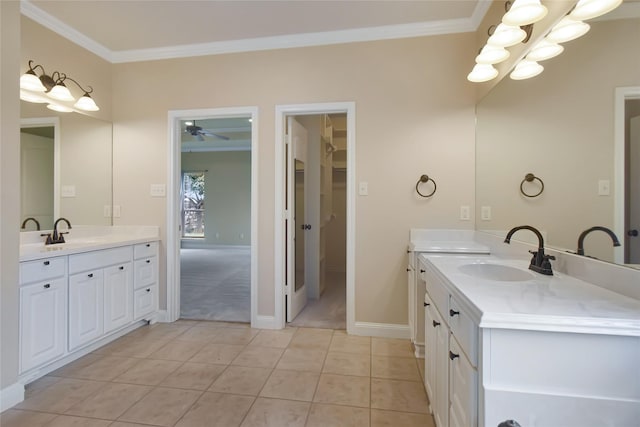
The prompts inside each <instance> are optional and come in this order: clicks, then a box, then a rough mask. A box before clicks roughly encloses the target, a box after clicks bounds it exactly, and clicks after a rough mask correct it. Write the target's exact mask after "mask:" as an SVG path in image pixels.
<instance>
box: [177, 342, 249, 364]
mask: <svg viewBox="0 0 640 427" xmlns="http://www.w3.org/2000/svg"><path fill="white" fill-rule="evenodd" d="M244 347H245V346H244V345H236V344H207V345H205V346H204V347H202V349H201V350H200V351H199V352H197V353H196V354H194V355H193V357H192V358H191V359H189V361H190V362H196V363H213V364H217V365H228V364H229V363H231V362H232V361H233V359H235V358H236V357H237V356H238V354H240V352H241V351H242V350H243V349H244Z"/></svg>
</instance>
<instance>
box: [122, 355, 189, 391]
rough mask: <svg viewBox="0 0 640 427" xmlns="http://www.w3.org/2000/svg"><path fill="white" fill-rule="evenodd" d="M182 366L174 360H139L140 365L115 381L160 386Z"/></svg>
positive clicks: (137, 364) (133, 367)
mask: <svg viewBox="0 0 640 427" xmlns="http://www.w3.org/2000/svg"><path fill="white" fill-rule="evenodd" d="M180 365H182V362H176V361H174V360H154V359H143V360H138V363H136V364H135V365H134V366H132V367H131V368H130V369H128V370H127V371H126V372H124V373H122V374H121V375H118V376H117V377H116V378H114V379H113V381H114V382H118V383H128V384H142V385H158V384H160V383H161V382H162V381H163V380H164V379H165V378H166V377H168V376H169V375H170V374H171V373H172V372H174V371H175V370H176V369H178V368H179V367H180Z"/></svg>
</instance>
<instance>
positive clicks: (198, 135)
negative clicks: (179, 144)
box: [196, 133, 204, 141]
mask: <svg viewBox="0 0 640 427" xmlns="http://www.w3.org/2000/svg"><path fill="white" fill-rule="evenodd" d="M196 139H197V140H198V141H204V137H203V136H202V134H199V133H198V134H196Z"/></svg>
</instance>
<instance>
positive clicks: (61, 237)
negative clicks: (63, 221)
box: [58, 231, 69, 243]
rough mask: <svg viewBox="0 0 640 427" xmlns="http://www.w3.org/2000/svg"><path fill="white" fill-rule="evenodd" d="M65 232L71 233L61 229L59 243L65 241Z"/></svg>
mask: <svg viewBox="0 0 640 427" xmlns="http://www.w3.org/2000/svg"><path fill="white" fill-rule="evenodd" d="M65 234H69V232H68V231H61V232H60V233H58V236H59V237H58V243H65V241H64V235H65Z"/></svg>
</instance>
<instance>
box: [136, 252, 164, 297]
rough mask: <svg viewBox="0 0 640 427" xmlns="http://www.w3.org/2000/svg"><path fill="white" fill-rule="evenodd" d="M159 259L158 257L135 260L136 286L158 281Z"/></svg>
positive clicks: (137, 287) (149, 284)
mask: <svg viewBox="0 0 640 427" xmlns="http://www.w3.org/2000/svg"><path fill="white" fill-rule="evenodd" d="M157 264H158V261H157V259H156V257H151V258H145V259H139V260H136V262H135V267H134V269H135V288H136V289H140V288H141V287H143V286H151V285H153V284H154V283H156V282H157V281H158V268H157Z"/></svg>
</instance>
